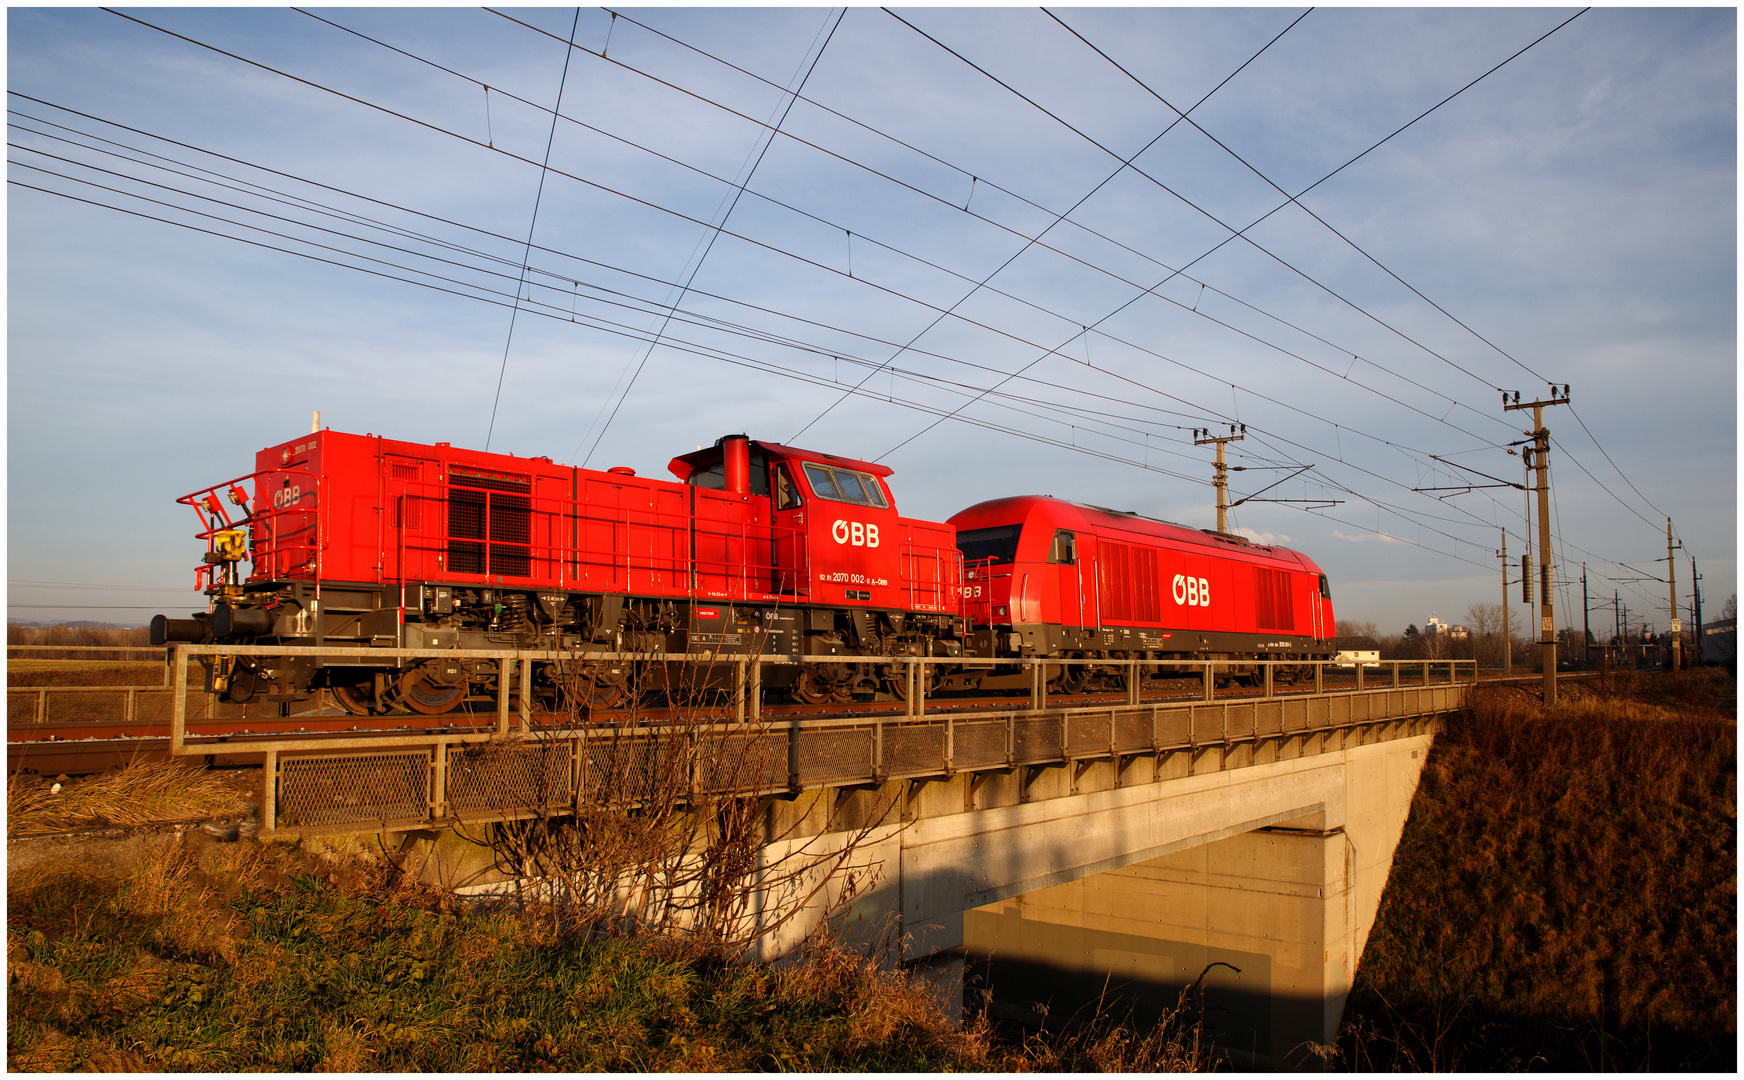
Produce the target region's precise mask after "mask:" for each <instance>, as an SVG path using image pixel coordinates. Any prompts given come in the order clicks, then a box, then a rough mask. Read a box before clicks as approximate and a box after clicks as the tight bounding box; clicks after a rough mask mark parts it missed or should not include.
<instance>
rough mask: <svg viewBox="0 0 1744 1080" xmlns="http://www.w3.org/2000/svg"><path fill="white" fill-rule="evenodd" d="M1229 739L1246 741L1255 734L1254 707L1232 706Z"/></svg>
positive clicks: (1230, 708) (1230, 709) (1230, 707)
mask: <svg viewBox="0 0 1744 1080" xmlns="http://www.w3.org/2000/svg"><path fill="white" fill-rule="evenodd" d="M1228 709H1229V736H1228V737H1229V738H1231V739H1245V738H1248V737H1250V736H1251V735H1253V733H1254V707H1253V706H1252V705H1230V706H1229V707H1228Z"/></svg>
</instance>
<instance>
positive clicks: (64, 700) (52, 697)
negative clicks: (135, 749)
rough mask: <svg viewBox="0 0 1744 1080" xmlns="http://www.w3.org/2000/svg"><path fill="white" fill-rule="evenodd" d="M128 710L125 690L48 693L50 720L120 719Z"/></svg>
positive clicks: (33, 697)
mask: <svg viewBox="0 0 1744 1080" xmlns="http://www.w3.org/2000/svg"><path fill="white" fill-rule="evenodd" d="M35 697H36V695H34V694H32V695H31V698H30V700H31V701H32V702H33V703H34V701H35ZM126 711H127V691H125V690H51V691H49V695H48V716H47V719H48V720H50V721H57V720H58V721H67V720H119V719H121V718H122V717H123V716H124V715H126Z"/></svg>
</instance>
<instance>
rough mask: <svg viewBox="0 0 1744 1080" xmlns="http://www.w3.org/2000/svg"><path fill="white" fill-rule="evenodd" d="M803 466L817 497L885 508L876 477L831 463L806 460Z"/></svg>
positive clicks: (881, 491)
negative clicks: (840, 467)
mask: <svg viewBox="0 0 1744 1080" xmlns="http://www.w3.org/2000/svg"><path fill="white" fill-rule="evenodd" d="M804 466H805V478H806V480H808V481H810V483H811V489H812V491H813V492H815V493H816V494H817V497H818V498H820V499H829V500H831V501H833V502H845V503H856V504H858V505H860V506H876V507H878V508H879V509H880V510H882V509H884V508H885V505H886V504H885V502H884V489H883V488H881V487H880V486H879V485H878V479H877V477H874V476H873V475H872V474H870V473H863V472H855V471H854V470H852V469H838V468H836V467H835V466H833V465H819V464H818V463H817V462H815V461H807V462H805V463H804Z"/></svg>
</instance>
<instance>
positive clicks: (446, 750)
mask: <svg viewBox="0 0 1744 1080" xmlns="http://www.w3.org/2000/svg"><path fill="white" fill-rule="evenodd" d="M286 655H290V656H319V657H321V658H323V659H324V661H331V662H341V663H343V662H345V661H351V662H353V663H356V662H357V661H360V660H368V661H373V662H376V663H379V662H381V661H383V660H387V659H390V658H392V659H406V660H414V659H420V658H428V657H443V658H447V659H464V660H477V661H486V662H491V661H494V662H495V663H496V665H497V673H498V680H497V686H498V693H497V701H496V710H495V714H494V717H491V718H490V719H491V720H492V721H494V722H491V723H490V724H489V726H488V727H485V726H482V725H481V726H480V727H479V728H477V729H475V730H473V731H470V732H464V731H447V732H443V733H428V732H427V733H406V734H393V733H386V732H383V733H371V734H357V735H352V736H346V737H343V738H333V737H321V738H272V739H248V740H246V741H242V740H236V739H222V740H220V739H219V738H215V737H193V738H190V737H189V734H188V732H187V730H186V726H185V725H186V719H187V717H186V715H185V709H184V708H178V709H177V710H176V715H175V716H174V718H173V721H172V728H171V752H172V753H175V754H211V753H238V752H250V753H261V754H263V755H264V759H265V761H264V764H265V774H266V777H267V798H266V805H265V807H264V810H265V817H266V820H265V821H264V822H263V823H262V824H263V826H264V829H265V831H266V832H268V833H271V832H274V831H275V830H276V829H278V828H280V827H281V825H282V826H284V827H287V828H295V829H298V830H309V829H316V830H326V829H335V828H337V829H345V828H351V829H356V828H363V827H368V828H372V829H373V828H388V827H391V826H393V825H395V824H396V823H397V824H399V825H400V826H401V827H405V828H412V827H431V825H432V824H434V823H441V822H444V821H446V822H450V823H452V822H454V821H458V820H466V821H469V822H474V823H476V822H479V821H487V820H506V819H513V818H524V817H530V816H535V815H537V814H539V813H543V812H554V811H553V808H561V807H564V806H570V807H573V806H576V805H578V801H579V800H581V799H583V798H586V797H592V796H591V795H590V794H589V793H593V792H595V789H596V788H597V787H598V785H599V783H600V778H601V777H607V776H609V777H612V778H614V779H613V781H612V782H613V783H614V784H617V783H621V782H622V781H623V778H624V777H625V776H627V775H633V776H635V777H641V778H648V777H653V776H656V775H662V776H664V775H666V774H667V773H668V772H669V771H670V770H671V769H674V768H678V769H680V771H681V772H683V773H684V775H683V776H682V777H679V778H678V780H677V781H676V782H679V783H681V784H683V785H687V786H688V788H689V790H692V791H699V792H700V791H713V792H716V793H734V794H771V793H782V792H796V791H798V790H801V789H803V788H809V787H819V786H822V787H847V786H856V785H863V784H868V783H882V782H885V781H887V780H893V779H896V780H900V779H905V778H921V777H933V776H940V775H951V774H953V773H957V772H970V773H979V772H987V771H997V770H1009V769H1014V768H1019V767H1028V766H1044V765H1049V764H1060V763H1063V762H1069V761H1091V760H1107V759H1110V758H1112V759H1113V760H1114V761H1115V763H1116V765H1117V768H1118V767H1120V766H1121V765H1122V762H1123V761H1130V760H1133V759H1135V758H1136V756H1138V755H1143V754H1155V753H1163V752H1168V751H1173V750H1191V749H1197V748H1202V747H1206V746H1212V745H1216V746H1221V747H1225V748H1227V747H1230V746H1234V745H1238V744H1242V743H1252V742H1254V741H1256V740H1263V739H1268V738H1286V737H1290V736H1296V735H1304V736H1306V735H1312V734H1315V733H1324V732H1331V731H1334V730H1348V729H1351V728H1353V727H1362V726H1365V725H1377V724H1382V725H1384V724H1387V723H1390V722H1393V721H1400V720H1409V719H1412V718H1419V717H1423V716H1426V715H1433V714H1438V713H1442V712H1447V711H1451V710H1452V709H1456V708H1459V707H1462V706H1463V704H1464V700H1465V697H1464V690H1465V687H1466V685H1467V684H1469V683H1470V682H1471V681H1473V679H1474V677H1475V672H1474V671H1473V669H1472V666H1471V662H1470V661H1431V662H1423V661H1415V662H1403V661H1402V662H1399V663H1388V664H1386V665H1383V669H1384V670H1383V671H1382V672H1381V673H1380V675H1381V677H1380V678H1379V679H1378V680H1376V681H1378V682H1379V683H1380V685H1378V686H1376V685H1372V684H1371V683H1368V682H1365V679H1364V675H1363V674H1362V671H1361V669H1356V671H1355V672H1352V673H1350V674H1352V676H1353V677H1352V679H1351V682H1352V683H1353V684H1354V685H1352V686H1350V687H1349V688H1342V687H1331V686H1329V685H1327V684H1328V678H1327V672H1326V671H1325V670H1324V667H1322V669H1321V670H1317V671H1316V672H1315V679H1314V685H1313V689H1312V691H1309V688H1308V687H1307V686H1306V685H1305V686H1304V687H1303V691H1304V692H1303V693H1299V694H1284V693H1279V692H1278V687H1277V686H1276V681H1275V680H1274V679H1272V678H1269V677H1268V678H1266V679H1264V680H1263V685H1262V686H1261V687H1260V688H1259V689H1258V692H1257V693H1256V694H1254V695H1250V696H1247V697H1244V698H1233V697H1225V698H1223V699H1218V698H1217V697H1216V696H1215V694H1214V693H1213V691H1214V689H1215V681H1216V679H1217V677H1218V676H1219V675H1220V674H1224V675H1227V674H1228V671H1227V668H1228V664H1227V662H1222V663H1220V662H1217V661H1167V662H1162V661H1107V660H1098V661H1090V660H1080V661H1053V660H1042V659H1037V660H1028V661H1022V660H1006V661H996V660H986V661H982V660H961V659H957V658H948V659H947V658H942V657H941V658H922V657H854V658H853V661H854V662H865V663H871V664H879V665H886V664H890V665H903V666H904V667H905V669H906V672H905V674H906V681H907V688H908V690H909V693H908V694H907V700H906V703H905V706H904V709H905V711H904V712H903V713H900V714H896V713H891V714H886V715H861V716H852V715H850V716H835V717H814V716H805V717H795V716H767V715H765V714H764V713H763V712H762V709H761V704H760V698H761V694H760V686H761V682H762V673H763V669H764V668H765V667H767V666H768V665H771V664H777V663H786V664H793V663H801V662H819V663H840V662H842V660H843V658H842V657H828V656H821V657H807V656H797V655H796V656H785V655H783V656H769V655H765V656H759V657H742V656H718V655H707V656H701V657H699V656H697V655H694V654H692V655H684V654H667V653H660V654H646V653H643V654H629V653H608V652H600V651H594V652H577V653H574V654H569V653H561V654H560V653H554V652H550V651H538V652H533V651H527V650H466V649H460V650H455V649H446V650H430V649H378V648H335V647H325V648H320V649H316V648H284V647H270V646H216V645H180V646H176V647H175V650H174V653H173V659H172V662H171V667H172V675H171V677H172V679H173V680H175V681H176V682H178V683H182V682H185V680H186V678H187V671H188V665H189V663H190V662H192V661H194V660H196V659H198V658H199V657H222V656H238V657H240V656H286ZM556 659H575V660H586V661H598V660H616V661H624V662H646V663H659V662H672V663H699V662H700V663H710V664H719V665H723V666H725V667H727V668H729V669H730V670H731V674H732V676H733V677H732V680H731V684H732V685H731V689H730V691H729V692H728V694H727V695H726V700H725V701H723V702H721V703H719V704H716V705H710V706H708V707H705V708H701V709H694V710H690V711H689V714H688V715H686V716H684V717H683V718H682V719H672V718H663V717H659V716H649V717H642V716H636V715H634V714H633V713H632V714H610V713H608V714H602V716H601V717H600V718H599V720H598V722H588V721H583V720H579V719H577V718H575V717H570V716H567V715H565V716H560V717H559V716H552V715H550V714H544V715H541V714H539V713H536V712H535V710H534V707H533V706H534V701H533V698H532V695H531V693H530V686H531V683H532V679H531V677H530V675H531V666H532V665H533V664H534V663H535V662H549V661H552V660H556ZM1259 663H1262V664H1264V665H1265V666H1266V667H1267V669H1268V670H1267V672H1266V674H1267V676H1270V675H1271V674H1272V671H1271V669H1273V668H1278V667H1289V668H1292V669H1299V668H1300V667H1301V666H1302V665H1300V664H1286V663H1285V662H1283V661H1278V662H1271V663H1267V662H1259ZM939 664H950V665H981V664H987V665H1000V664H1004V665H1014V666H1020V667H1022V668H1024V669H1026V670H1027V671H1028V672H1029V673H1030V692H1029V696H1028V700H1027V701H1025V700H1024V699H1023V698H1022V697H1014V698H1013V699H1012V702H1011V705H1010V706H1004V707H1001V708H998V709H994V710H987V709H985V708H983V709H980V710H974V709H973V708H966V707H959V708H955V709H947V708H943V707H942V705H943V703H942V702H941V701H940V700H939V699H936V698H930V697H929V695H928V694H927V693H926V688H927V686H928V681H929V680H928V668H929V667H931V666H933V665H939ZM1073 664H1095V665H1101V666H1114V667H1126V668H1137V667H1139V666H1140V665H1141V664H1143V665H1146V666H1148V667H1150V668H1151V669H1153V670H1155V669H1157V668H1158V667H1159V666H1162V667H1164V668H1166V669H1168V670H1172V671H1184V672H1186V673H1187V675H1188V676H1197V681H1198V683H1199V685H1198V687H1196V688H1194V690H1193V691H1192V692H1191V693H1189V694H1186V695H1181V694H1179V693H1174V694H1172V695H1165V694H1162V693H1158V692H1155V691H1156V690H1157V688H1155V687H1153V688H1149V689H1147V688H1144V687H1143V686H1142V685H1141V683H1140V680H1139V679H1137V678H1128V679H1127V680H1126V683H1127V688H1126V694H1125V700H1124V701H1121V702H1118V703H1110V702H1109V701H1107V700H1106V698H1104V700H1102V701H1094V700H1089V701H1078V702H1074V703H1072V704H1068V705H1063V706H1050V705H1049V704H1048V690H1047V683H1048V681H1049V679H1050V676H1052V677H1054V678H1058V677H1060V675H1061V673H1062V670H1063V669H1065V668H1068V667H1070V666H1071V665H1073ZM1296 673H1297V674H1299V671H1298V672H1296ZM515 675H518V676H519V678H518V680H517V679H515V678H513V677H512V676H515ZM517 683H518V686H516V687H515V689H513V690H512V689H511V686H512V685H513V684H517ZM1146 698H1148V699H1149V700H1148V701H1147V700H1145V699H1146ZM929 704H931V705H932V706H933V708H932V709H931V710H929V708H928V706H929ZM407 719H408V720H409V721H411V722H413V723H416V724H418V725H419V726H427V725H432V724H437V723H444V721H442V720H438V719H437V718H434V717H426V716H415V717H408V718H407ZM451 719H458V718H451ZM474 719H482V718H474ZM679 759H681V760H679ZM675 760H677V761H678V764H676V765H675V764H674V761H675ZM638 782H640V781H638ZM619 801H622V799H620V800H619Z"/></svg>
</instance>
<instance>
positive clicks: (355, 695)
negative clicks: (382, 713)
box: [328, 683, 375, 716]
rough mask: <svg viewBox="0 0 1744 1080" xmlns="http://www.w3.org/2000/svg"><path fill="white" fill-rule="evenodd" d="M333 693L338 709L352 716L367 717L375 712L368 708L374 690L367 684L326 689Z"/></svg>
mask: <svg viewBox="0 0 1744 1080" xmlns="http://www.w3.org/2000/svg"><path fill="white" fill-rule="evenodd" d="M328 689H329V690H331V691H332V693H333V700H334V701H337V702H338V703H339V707H340V708H342V709H344V710H345V711H346V712H348V713H350V714H351V715H353V716H368V715H369V714H370V713H372V712H374V711H375V710H374V709H372V708H370V698H371V697H373V696H374V695H375V690H374V688H373V687H371V686H370V684H369V683H358V684H357V685H356V686H332V687H329V688H328Z"/></svg>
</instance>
